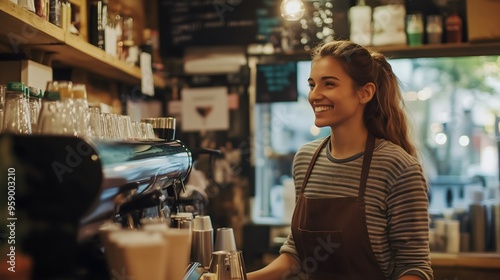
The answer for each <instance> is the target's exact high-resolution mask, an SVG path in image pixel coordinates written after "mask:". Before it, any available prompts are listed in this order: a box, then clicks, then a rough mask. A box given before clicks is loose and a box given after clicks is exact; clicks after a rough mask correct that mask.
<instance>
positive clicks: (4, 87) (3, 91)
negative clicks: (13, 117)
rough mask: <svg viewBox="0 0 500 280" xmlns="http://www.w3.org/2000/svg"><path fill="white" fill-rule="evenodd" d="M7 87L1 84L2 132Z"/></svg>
mask: <svg viewBox="0 0 500 280" xmlns="http://www.w3.org/2000/svg"><path fill="white" fill-rule="evenodd" d="M6 89H7V86H6V85H0V132H2V128H3V115H4V110H5V90H6Z"/></svg>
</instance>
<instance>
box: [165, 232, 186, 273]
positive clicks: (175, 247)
mask: <svg viewBox="0 0 500 280" xmlns="http://www.w3.org/2000/svg"><path fill="white" fill-rule="evenodd" d="M163 238H165V239H166V240H167V243H168V252H169V259H168V262H167V263H166V265H165V266H166V267H167V277H166V278H164V279H179V280H181V279H183V277H184V274H185V273H186V268H187V267H188V264H189V256H190V254H191V230H190V229H175V228H171V229H169V230H167V231H166V232H164V233H163Z"/></svg>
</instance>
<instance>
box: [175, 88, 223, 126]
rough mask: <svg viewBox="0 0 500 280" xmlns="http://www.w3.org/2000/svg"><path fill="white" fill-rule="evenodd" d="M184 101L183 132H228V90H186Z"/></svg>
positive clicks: (183, 93) (184, 91) (183, 95)
mask: <svg viewBox="0 0 500 280" xmlns="http://www.w3.org/2000/svg"><path fill="white" fill-rule="evenodd" d="M181 96H182V97H181V99H182V130H183V131H203V130H228V129H229V110H228V108H227V106H228V104H227V88H226V87H210V88H185V89H183V90H182V93H181Z"/></svg>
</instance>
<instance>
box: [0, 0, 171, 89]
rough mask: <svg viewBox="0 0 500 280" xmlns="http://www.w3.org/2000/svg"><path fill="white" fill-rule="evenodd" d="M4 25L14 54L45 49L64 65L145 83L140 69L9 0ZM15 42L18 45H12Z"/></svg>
mask: <svg viewBox="0 0 500 280" xmlns="http://www.w3.org/2000/svg"><path fill="white" fill-rule="evenodd" d="M0 26H2V28H0V38H1V41H2V42H3V43H4V44H5V43H6V44H8V45H11V46H12V53H16V52H18V50H19V49H18V48H17V46H19V47H23V48H26V47H28V48H32V49H38V50H43V51H46V52H49V53H51V54H52V60H53V61H57V62H58V63H60V64H61V65H65V66H70V67H78V68H81V69H84V70H87V71H89V72H92V73H95V74H98V75H101V76H102V77H105V78H109V79H113V80H117V81H120V82H123V83H126V84H140V83H141V76H142V75H141V70H140V68H138V67H135V66H130V65H128V64H127V63H125V62H123V61H121V60H119V59H117V58H116V57H114V56H112V55H110V54H107V53H106V52H105V51H104V50H102V49H100V48H98V47H96V46H94V45H92V44H90V43H88V42H86V41H84V40H83V39H82V38H80V37H79V36H76V35H73V34H70V33H67V32H64V31H63V30H62V29H61V28H59V27H57V26H55V25H53V24H51V23H50V22H48V21H45V20H43V19H41V18H39V17H38V16H37V15H35V14H33V13H31V12H29V11H28V10H26V9H24V8H21V7H19V6H18V5H16V4H13V3H12V2H10V1H9V0H0ZM12 38H14V39H12ZM13 40H15V41H14V42H16V43H12V41H13ZM17 44H20V45H17ZM154 84H155V87H158V88H164V87H165V86H166V82H165V80H164V79H162V78H161V77H157V76H155V77H154Z"/></svg>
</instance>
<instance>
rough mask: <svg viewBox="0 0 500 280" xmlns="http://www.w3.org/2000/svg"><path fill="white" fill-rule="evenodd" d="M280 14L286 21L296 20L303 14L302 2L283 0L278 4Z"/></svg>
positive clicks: (298, 0) (299, 0)
mask: <svg viewBox="0 0 500 280" xmlns="http://www.w3.org/2000/svg"><path fill="white" fill-rule="evenodd" d="M280 11H281V16H282V17H283V18H284V19H286V20H288V21H297V20H299V19H301V18H302V16H303V15H304V11H305V8H304V3H302V1H301V0H283V2H281V6H280Z"/></svg>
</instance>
